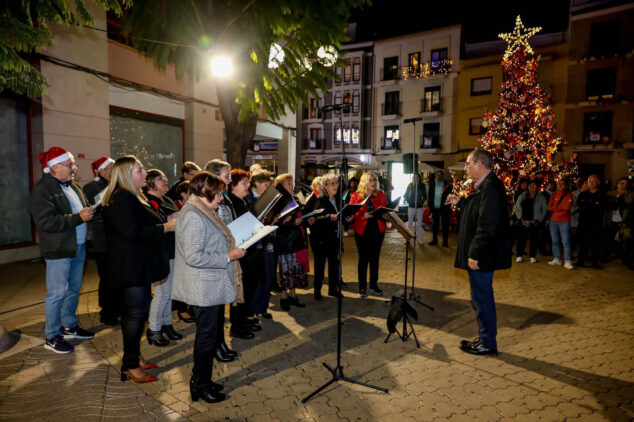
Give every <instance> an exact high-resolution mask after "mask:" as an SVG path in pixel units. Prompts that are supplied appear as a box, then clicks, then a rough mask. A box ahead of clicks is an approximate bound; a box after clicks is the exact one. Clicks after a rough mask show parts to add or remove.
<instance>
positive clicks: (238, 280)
mask: <svg viewBox="0 0 634 422" xmlns="http://www.w3.org/2000/svg"><path fill="white" fill-rule="evenodd" d="M187 203H188V204H191V205H192V206H194V207H196V208H198V209H199V210H201V211H202V212H203V213H204V214H205V215H206V216H207V218H209V219H210V220H211V222H212V223H214V225H215V226H216V227H218V228H219V229H220V231H221V232H222V233H223V234H224V235H225V237H226V238H227V240H228V241H229V245H230V246H231V249H233V248H235V247H236V240H235V239H234V238H233V235H232V234H231V231H230V230H229V227H227V225H226V224H225V223H224V222H223V221H222V218H220V216H218V214H216V212H215V211H214V210H212V209H210V208H209V207H207V205H205V204H204V203H203V201H201V200H200V198H198V197H197V196H196V195H190V196H189V200H187ZM231 263H232V264H233V284H234V286H235V287H236V300H235V302H233V305H234V306H235V305H237V304H238V303H244V289H243V286H242V268H241V267H240V262H238V260H237V259H236V260H234V261H232V262H231Z"/></svg>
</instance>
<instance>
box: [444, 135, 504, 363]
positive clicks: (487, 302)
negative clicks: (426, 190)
mask: <svg viewBox="0 0 634 422" xmlns="http://www.w3.org/2000/svg"><path fill="white" fill-rule="evenodd" d="M492 165H493V157H492V156H491V154H490V153H489V152H487V151H485V150H482V149H479V148H476V149H475V150H473V152H471V154H469V157H468V158H467V162H466V164H465V171H466V172H467V175H468V176H469V177H470V178H471V179H473V180H475V181H476V182H475V185H474V189H473V190H472V191H471V193H469V195H468V196H467V197H466V198H462V199H460V201H458V197H457V196H456V195H453V194H452V195H449V197H448V198H447V204H454V205H457V206H458V207H459V208H461V209H462V215H461V218H460V232H459V240H458V250H457V252H456V261H455V264H454V266H455V267H456V268H461V269H465V270H467V274H468V275H469V282H470V284H471V301H472V302H473V305H474V307H475V310H476V317H477V320H478V325H479V327H480V330H479V332H480V335H479V337H478V338H476V339H475V340H473V341H467V340H463V341H462V343H461V345H460V349H461V350H462V351H464V352H467V353H471V354H474V355H488V354H496V353H497V341H496V335H497V316H496V313H495V299H494V297H493V273H494V271H495V270H500V269H504V268H510V266H511V242H510V236H509V221H508V207H507V200H506V191H505V189H504V184H503V183H502V181H501V180H500V179H499V178H498V177H497V176H496V175H495V174H494V173H493V172H492V171H491V168H492Z"/></svg>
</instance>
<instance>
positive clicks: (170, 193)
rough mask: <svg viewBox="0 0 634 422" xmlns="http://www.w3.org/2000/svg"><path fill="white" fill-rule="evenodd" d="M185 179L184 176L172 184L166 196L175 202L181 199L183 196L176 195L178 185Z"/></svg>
mask: <svg viewBox="0 0 634 422" xmlns="http://www.w3.org/2000/svg"><path fill="white" fill-rule="evenodd" d="M184 181H185V178H184V177H181V178H180V179H178V182H176V183H174V184H173V185H172V187H171V188H170V190H168V191H167V193H165V196H167V197H168V198H169V199H171V200H172V201H174V202H176V201H180V200H181V198H179V197H178V195H176V187H177V186H178V185H180V184H181V183H183V182H184Z"/></svg>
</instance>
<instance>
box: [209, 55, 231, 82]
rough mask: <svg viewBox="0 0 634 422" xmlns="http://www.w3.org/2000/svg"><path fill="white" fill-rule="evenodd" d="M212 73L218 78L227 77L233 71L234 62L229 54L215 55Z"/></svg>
mask: <svg viewBox="0 0 634 422" xmlns="http://www.w3.org/2000/svg"><path fill="white" fill-rule="evenodd" d="M211 73H212V75H214V76H215V77H217V78H226V77H228V76H229V75H231V74H232V73H233V63H232V62H231V59H230V58H229V57H227V56H215V57H213V58H212V59H211Z"/></svg>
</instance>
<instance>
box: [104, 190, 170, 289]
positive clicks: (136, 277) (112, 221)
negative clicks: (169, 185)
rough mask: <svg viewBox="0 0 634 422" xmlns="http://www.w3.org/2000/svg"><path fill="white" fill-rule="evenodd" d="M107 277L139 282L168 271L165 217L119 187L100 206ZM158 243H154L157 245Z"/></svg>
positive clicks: (120, 283)
mask: <svg viewBox="0 0 634 422" xmlns="http://www.w3.org/2000/svg"><path fill="white" fill-rule="evenodd" d="M103 217H104V226H105V229H106V242H107V254H108V275H109V278H108V279H109V280H111V282H112V283H113V284H114V285H116V286H119V287H130V286H142V285H146V284H150V283H154V282H156V281H159V280H163V279H164V278H165V277H167V275H168V274H169V257H168V255H167V251H166V248H164V247H162V246H161V245H162V244H163V242H164V241H165V239H166V236H165V233H164V228H163V223H165V218H164V217H163V216H162V215H161V213H159V212H157V211H155V210H154V209H153V208H151V207H150V206H149V205H143V204H142V203H141V202H140V201H139V200H138V199H137V197H136V196H135V195H134V194H132V193H131V192H128V191H126V190H123V189H118V190H116V191H115V192H114V193H113V194H112V197H111V198H110V204H109V205H108V206H107V207H104V211H103ZM157 246H158V247H157Z"/></svg>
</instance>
